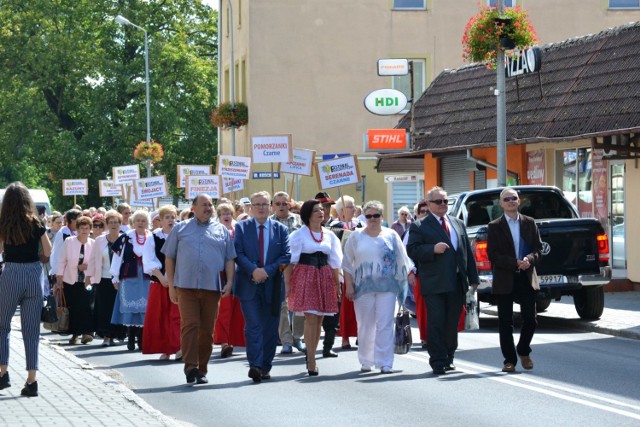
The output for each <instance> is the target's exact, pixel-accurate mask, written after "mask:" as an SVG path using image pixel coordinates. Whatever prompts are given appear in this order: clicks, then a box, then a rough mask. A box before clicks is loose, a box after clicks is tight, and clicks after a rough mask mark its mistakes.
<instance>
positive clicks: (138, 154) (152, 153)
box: [133, 141, 164, 163]
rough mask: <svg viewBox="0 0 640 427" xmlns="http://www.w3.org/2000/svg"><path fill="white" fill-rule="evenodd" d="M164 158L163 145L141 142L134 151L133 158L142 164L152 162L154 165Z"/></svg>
mask: <svg viewBox="0 0 640 427" xmlns="http://www.w3.org/2000/svg"><path fill="white" fill-rule="evenodd" d="M163 157H164V150H163V149H162V145H160V143H158V142H154V141H152V142H149V143H147V141H140V143H139V144H138V145H136V149H135V150H134V151H133V158H134V159H136V160H138V161H141V162H144V161H147V160H151V162H152V163H158V162H160V161H161V160H162V158H163Z"/></svg>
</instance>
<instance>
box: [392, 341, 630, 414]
mask: <svg viewBox="0 0 640 427" xmlns="http://www.w3.org/2000/svg"><path fill="white" fill-rule="evenodd" d="M404 357H407V358H409V359H412V360H415V361H417V362H421V363H428V360H427V358H426V356H425V357H421V356H416V355H413V354H405V355H404ZM456 365H457V366H458V367H459V366H466V367H467V368H465V369H458V370H459V371H462V372H464V373H467V374H473V375H478V376H479V377H483V378H487V379H489V380H492V381H497V382H501V383H504V384H508V385H512V386H515V387H520V388H524V389H527V390H530V391H534V392H536V393H541V394H546V395H548V396H553V397H557V398H559V399H563V400H566V401H569V402H573V403H578V404H580V405H584V406H589V407H592V408H596V409H601V410H603V411H607V412H612V413H615V414H618V415H622V416H625V417H628V418H633V419H636V420H640V414H636V413H633V412H629V411H625V410H622V409H617V408H613V407H610V406H606V405H603V404H600V403H596V402H590V401H588V400H585V399H581V398H578V397H572V396H567V395H565V394H561V393H558V392H555V391H552V390H548V389H545V388H543V387H546V388H555V389H558V390H561V391H564V392H565V393H571V394H575V395H579V396H583V397H586V398H590V399H594V400H601V401H603V402H606V403H610V404H612V405H616V406H622V407H627V408H630V409H633V410H635V411H640V407H639V406H635V405H631V404H628V403H624V402H620V401H617V400H614V399H609V398H606V397H601V396H597V395H593V394H590V393H586V392H582V391H579V390H574V389H571V388H568V387H563V386H559V385H555V384H551V383H547V382H543V381H538V380H534V379H532V378H524V377H522V376H518V377H511V378H508V379H507V378H506V377H507V375H506V374H505V375H502V376H497V377H496V376H492V375H490V374H486V373H483V372H482V370H484V371H495V367H491V366H486V365H480V364H474V363H468V362H460V360H457V361H456ZM469 368H470V369H469ZM517 380H520V381H523V382H531V383H534V384H536V386H532V385H529V384H522V383H518V382H517ZM538 386H540V387H538Z"/></svg>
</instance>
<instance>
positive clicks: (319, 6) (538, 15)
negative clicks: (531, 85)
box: [220, 0, 640, 222]
mask: <svg viewBox="0 0 640 427" xmlns="http://www.w3.org/2000/svg"><path fill="white" fill-rule="evenodd" d="M230 3H231V5H232V10H231V11H232V14H231V13H229V12H230V11H229V8H228V1H221V3H220V5H221V9H220V19H221V34H220V42H221V47H220V62H221V76H220V85H221V93H222V95H221V101H229V100H230V95H231V87H230V86H231V73H234V74H233V76H234V77H235V78H234V80H235V84H234V86H235V90H234V93H235V99H236V101H240V102H244V103H246V104H247V105H248V108H249V123H248V125H247V126H245V127H243V128H241V129H238V130H236V131H235V147H232V143H231V133H232V131H230V130H224V131H221V133H220V149H221V153H222V154H231V153H232V151H235V153H236V155H238V156H247V157H250V156H251V152H250V140H251V137H252V136H263V135H280V134H291V135H292V140H293V145H294V147H296V148H307V149H313V150H315V151H316V158H317V159H322V155H330V154H339V153H348V154H355V155H357V156H358V159H359V166H360V175H361V176H362V182H361V183H360V184H359V185H358V186H356V185H349V186H345V187H343V188H341V189H340V190H341V192H342V194H348V195H351V196H353V197H354V198H355V199H356V203H358V204H360V203H361V202H362V201H363V200H371V199H378V200H381V201H382V202H383V203H385V205H386V206H387V211H386V215H385V216H386V218H387V220H388V221H389V222H391V221H393V220H394V219H395V215H396V212H395V211H396V210H397V209H398V208H399V207H400V206H402V205H405V204H406V205H409V206H410V207H412V206H413V204H414V203H415V202H416V201H417V200H418V199H420V198H421V197H422V196H423V194H424V162H423V160H422V159H407V161H406V164H403V165H401V166H399V167H398V171H397V172H391V173H384V174H383V173H378V172H377V170H376V169H375V165H376V161H377V158H376V153H367V152H364V149H363V145H364V144H363V136H364V134H365V133H366V131H367V129H384V128H393V127H395V126H396V125H397V124H398V121H399V120H400V119H401V117H402V116H403V115H404V113H400V114H398V115H391V116H378V115H374V114H372V113H370V112H368V111H367V110H366V109H365V107H364V103H363V100H364V98H365V97H366V95H367V94H369V93H370V92H372V91H374V90H376V89H382V88H395V89H398V90H401V91H403V92H405V93H406V94H407V96H408V95H409V88H410V84H409V77H408V76H402V77H380V76H378V75H377V66H376V64H377V61H378V59H381V58H407V59H410V60H412V61H413V64H414V73H415V74H414V88H415V98H416V100H417V98H418V97H419V96H420V94H421V93H422V92H423V91H424V90H425V89H426V88H427V87H428V85H429V84H430V82H431V81H432V80H433V79H434V78H435V77H436V76H437V75H438V74H439V73H440V72H441V71H443V70H444V69H454V68H458V67H460V66H461V65H463V62H462V43H461V39H462V34H463V31H464V27H465V24H466V23H467V21H468V20H469V18H470V17H471V16H472V15H474V14H475V13H477V12H478V10H479V3H482V4H491V5H494V4H495V1H493V0H231V2H230ZM505 5H506V6H512V5H513V6H515V5H517V6H521V7H523V8H525V9H526V10H528V11H529V14H530V18H531V21H532V24H533V26H534V27H535V29H536V31H537V32H538V36H539V39H540V41H541V42H542V43H550V42H556V41H558V42H559V41H562V40H565V39H567V38H570V37H574V36H580V35H585V34H589V33H596V32H599V31H601V30H603V29H606V28H609V27H613V26H616V25H620V24H622V23H626V22H630V21H638V20H640V0H562V1H558V0H535V1H534V0H505ZM231 15H232V16H233V22H230V21H231V20H230V17H231ZM232 39H233V57H234V60H233V65H232V64H231V60H230V56H231V49H230V47H231V40H232ZM487 96H493V94H492V93H490V92H487ZM275 168H276V170H277V165H275ZM253 170H254V172H257V171H270V166H269V165H265V164H259V165H254V168H253ZM273 188H274V189H275V190H276V191H278V190H286V191H290V188H294V191H293V196H294V198H296V199H301V200H306V199H309V198H312V197H314V195H315V194H316V193H317V192H318V191H319V188H318V184H317V181H316V179H315V177H300V179H299V180H294V182H293V183H292V181H291V178H290V176H282V177H280V178H279V179H275V180H274V181H273ZM261 189H266V190H269V191H271V189H272V186H271V182H270V181H269V180H268V179H252V180H249V181H247V182H246V184H245V190H243V191H242V193H244V194H245V195H248V194H250V193H251V192H254V191H257V190H261ZM327 191H328V192H329V194H330V196H331V197H332V198H336V197H338V189H335V188H334V189H330V190H327Z"/></svg>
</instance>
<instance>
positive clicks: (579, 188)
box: [556, 148, 593, 218]
mask: <svg viewBox="0 0 640 427" xmlns="http://www.w3.org/2000/svg"><path fill="white" fill-rule="evenodd" d="M591 154H592V153H591V148H576V149H570V150H561V151H558V152H557V158H556V165H558V166H559V167H558V171H557V172H559V174H556V177H557V179H556V185H557V186H558V187H560V188H561V189H562V191H564V194H565V196H566V197H567V199H569V200H570V201H571V203H573V204H574V205H575V206H576V207H577V208H578V212H579V213H580V216H581V217H582V218H591V217H593V207H592V204H593V195H592V191H591V184H592V181H591Z"/></svg>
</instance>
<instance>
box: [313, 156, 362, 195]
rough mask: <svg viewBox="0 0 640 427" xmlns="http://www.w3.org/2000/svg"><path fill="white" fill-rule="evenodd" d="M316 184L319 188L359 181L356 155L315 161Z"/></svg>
mask: <svg viewBox="0 0 640 427" xmlns="http://www.w3.org/2000/svg"><path fill="white" fill-rule="evenodd" d="M316 174H317V178H318V186H319V187H320V188H321V189H323V190H324V189H327V188H334V187H340V186H342V185H349V184H357V183H358V182H360V170H359V168H358V159H357V157H356V156H348V157H339V158H337V159H331V160H325V161H322V162H318V163H316Z"/></svg>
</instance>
